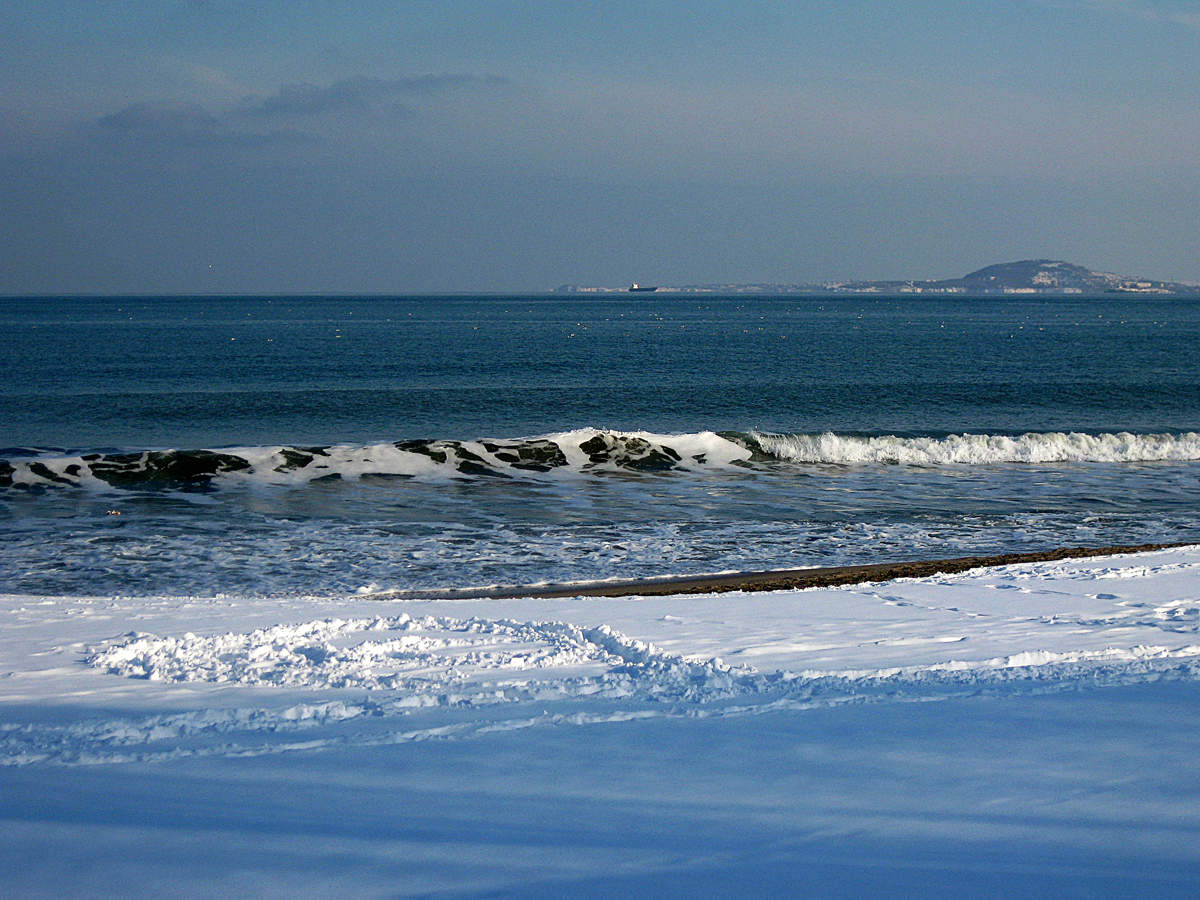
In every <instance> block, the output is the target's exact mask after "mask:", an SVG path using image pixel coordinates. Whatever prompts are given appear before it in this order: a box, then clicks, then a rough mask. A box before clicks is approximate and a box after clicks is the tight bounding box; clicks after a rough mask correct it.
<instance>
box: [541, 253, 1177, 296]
mask: <svg viewBox="0 0 1200 900" xmlns="http://www.w3.org/2000/svg"><path fill="white" fill-rule="evenodd" d="M630 290H631V288H630V287H629V286H627V285H622V286H620V287H602V286H591V285H579V284H563V285H559V286H558V287H557V288H555V289H554V293H556V294H627V293H629V291H630ZM654 291H655V293H659V294H672V293H674V294H884V295H889V296H891V295H896V294H934V295H939V294H944V295H962V296H979V295H993V294H1002V295H1006V294H1011V295H1022V294H1026V295H1028V294H1032V295H1051V296H1069V295H1079V296H1084V295H1096V294H1129V295H1131V296H1151V297H1153V296H1162V297H1200V284H1189V283H1186V282H1178V281H1162V280H1159V279H1153V278H1143V277H1135V276H1128V275H1116V274H1113V273H1110V272H1093V271H1092V270H1090V269H1087V268H1084V267H1083V266H1079V265H1075V264H1074V263H1069V262H1064V261H1062V260H1055V259H1025V260H1018V261H1016V262H1009V263H998V264H996V265H992V266H987V267H985V268H982V269H978V270H976V271H974V272H971V273H969V274H967V275H964V276H962V277H961V278H946V279H926V280H915V279H914V280H907V281H897V280H893V281H824V282H792V283H787V282H782V283H765V282H764V283H751V284H681V285H666V284H659V285H657V286H656V288H655V289H654Z"/></svg>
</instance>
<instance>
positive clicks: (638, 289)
mask: <svg viewBox="0 0 1200 900" xmlns="http://www.w3.org/2000/svg"><path fill="white" fill-rule="evenodd" d="M629 290H630V293H634V294H643V293H648V292H650V291H657V290H658V285H657V284H638V283H637V282H636V281H635V282H634V283H633V284H631V285H630V286H629Z"/></svg>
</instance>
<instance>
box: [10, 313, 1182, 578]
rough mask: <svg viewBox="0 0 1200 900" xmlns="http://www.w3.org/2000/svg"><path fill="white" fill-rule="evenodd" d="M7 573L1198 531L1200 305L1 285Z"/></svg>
mask: <svg viewBox="0 0 1200 900" xmlns="http://www.w3.org/2000/svg"><path fill="white" fill-rule="evenodd" d="M0 375H2V376H3V381H4V385H5V387H4V389H3V391H0V592H4V593H19V594H38V595H51V596H53V595H122V596H161V595H172V596H179V595H186V596H193V595H194V596H206V597H211V596H220V595H230V594H236V595H238V596H251V597H254V596H263V597H268V596H279V595H316V596H323V595H330V596H333V595H337V596H342V595H346V594H354V593H369V592H374V591H393V590H396V591H408V592H414V593H416V594H419V593H420V592H431V593H436V592H438V591H445V590H447V589H452V588H453V589H460V588H463V589H465V588H480V587H489V586H495V585H503V586H513V585H533V584H546V583H553V584H557V583H564V582H567V583H569V582H577V581H586V580H595V579H638V578H647V577H655V576H664V575H695V574H707V573H717V572H734V571H760V570H766V569H776V568H798V567H804V566H822V565H838V564H851V563H867V562H881V561H893V560H909V559H936V558H943V557H953V556H963V555H972V554H983V553H998V552H1007V551H1031V550H1044V549H1050V548H1055V547H1061V546H1103V545H1110V544H1137V543H1145V542H1173V541H1193V540H1195V541H1200V301H1197V300H1190V299H1179V298H1162V297H1153V296H1141V295H1105V296H1101V297H1044V296H1000V297H986V298H968V297H959V296H955V297H929V296H919V295H907V296H882V295H851V296H847V295H842V296H826V297H816V296H803V297H797V296H778V297H777V296H760V295H731V296H720V295H712V294H697V295H680V294H661V293H659V294H624V293H621V294H593V295H584V294H575V295H537V296H533V295H531V296H437V297H434V296H398V297H376V296H364V297H358V296H296V297H290V296H271V297H256V296H245V297H152V296H138V297H103V298H97V297H69V296H60V297H5V298H0Z"/></svg>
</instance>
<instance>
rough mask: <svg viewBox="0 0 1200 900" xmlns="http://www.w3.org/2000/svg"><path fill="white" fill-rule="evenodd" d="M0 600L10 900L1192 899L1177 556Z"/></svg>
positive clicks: (1186, 645)
mask: <svg viewBox="0 0 1200 900" xmlns="http://www.w3.org/2000/svg"><path fill="white" fill-rule="evenodd" d="M0 604H2V605H0V609H2V610H3V612H2V615H3V620H4V628H3V630H2V632H0V635H2V636H0V704H2V705H0V723H2V725H0V727H2V731H0V762H3V763H4V766H3V768H2V769H0V809H2V815H3V818H4V821H5V825H4V831H5V835H6V837H5V840H4V841H3V842H0V853H3V854H4V855H5V857H6V858H5V859H4V861H3V863H4V871H5V872H6V873H8V879H9V889H10V890H11V891H12V892H13V893H14V894H15V895H18V896H36V895H65V894H70V895H83V896H88V895H93V896H98V895H101V894H105V893H109V892H111V891H112V890H114V889H116V890H117V891H118V892H119V893H125V892H127V891H129V890H131V889H134V888H136V889H138V890H142V891H146V892H149V893H166V892H170V893H174V894H176V895H192V896H200V895H205V894H211V893H217V892H228V891H231V890H234V889H237V890H243V891H245V892H246V893H253V894H257V895H268V896H269V895H282V894H286V893H293V892H296V891H300V892H303V893H306V894H332V893H341V892H345V891H347V890H350V891H353V892H354V893H355V894H357V895H375V896H390V895H410V894H423V893H433V894H449V895H454V894H459V893H466V894H478V893H484V894H487V893H498V894H514V895H515V894H521V895H530V894H574V895H611V894H612V893H618V892H625V893H645V892H653V893H655V894H680V895H682V894H689V895H694V894H706V895H717V894H730V893H738V892H746V891H751V892H760V893H761V892H765V891H770V892H776V893H780V892H793V893H806V892H807V893H815V894H820V895H826V894H842V895H849V894H856V893H862V892H870V893H872V894H896V895H929V894H937V893H951V892H954V893H959V892H961V891H964V890H967V891H973V892H976V893H981V892H983V893H987V892H995V893H999V892H1001V891H1002V890H1006V891H1010V890H1012V889H1015V890H1017V891H1018V892H1019V893H1022V894H1045V895H1049V894H1054V895H1057V896H1063V895H1073V894H1075V895H1078V894H1097V893H1102V894H1105V895H1155V896H1164V895H1171V896H1194V895H1195V893H1196V891H1197V889H1198V888H1200V865H1198V863H1200V850H1197V849H1196V848H1197V847H1198V846H1200V843H1198V842H1197V841H1196V840H1195V837H1196V832H1197V830H1198V829H1200V798H1198V797H1197V795H1196V787H1195V785H1196V784H1198V783H1200V779H1198V778H1197V776H1198V775H1200V754H1198V753H1197V752H1196V751H1197V749H1200V744H1198V740H1200V739H1198V738H1197V734H1200V705H1197V703H1196V701H1197V700H1198V699H1200V684H1198V683H1197V682H1198V676H1200V636H1198V634H1197V632H1198V630H1200V547H1194V546H1193V547H1185V548H1179V549H1171V550H1163V551H1157V552H1152V553H1143V554H1135V555H1121V556H1106V557H1098V558H1093V559H1078V560H1059V561H1054V562H1044V563H1033V564H1025V565H1017V566H1007V567H998V568H991V569H979V570H973V571H971V572H967V573H962V574H957V575H939V576H934V577H930V578H925V579H908V580H899V581H892V582H884V583H870V584H863V585H854V586H846V587H839V588H826V589H815V590H807V591H779V592H771V593H757V594H756V593H733V594H729V593H726V594H720V595H716V594H714V595H689V596H664V597H643V598H578V597H576V598H565V599H532V598H524V599H520V598H518V599H510V600H497V599H460V600H441V601H417V600H407V601H389V602H381V601H379V600H373V599H370V598H367V597H361V596H352V595H351V596H346V597H344V598H340V599H339V598H330V597H312V598H305V597H277V598H262V597H256V598H252V599H250V598H243V597H239V596H234V595H225V596H213V597H170V596H162V597H149V598H147V597H136V598H135V597H128V598H125V597H114V596H96V597H48V596H34V595H8V596H4V597H3V598H2V599H0Z"/></svg>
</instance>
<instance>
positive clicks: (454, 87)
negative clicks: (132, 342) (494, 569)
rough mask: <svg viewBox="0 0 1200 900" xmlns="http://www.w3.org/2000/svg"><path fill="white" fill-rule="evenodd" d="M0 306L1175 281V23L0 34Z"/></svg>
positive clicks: (910, 5)
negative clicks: (862, 283)
mask: <svg viewBox="0 0 1200 900" xmlns="http://www.w3.org/2000/svg"><path fill="white" fill-rule="evenodd" d="M0 85H2V86H3V90H0V293H9V294H11V293H62V292H80V293H241V292H253V293H291V292H303V293H309V292H339V293H341V292H367V293H414V292H443V291H445V292H459V291H465V292H485V291H495V292H525V291H545V290H550V289H552V288H554V287H555V286H557V285H559V284H563V283H578V284H592V285H622V284H626V283H628V282H630V281H635V280H636V281H641V282H644V283H660V284H697V283H744V282H776V283H778V282H806V281H822V280H829V279H846V278H868V279H871V278H939V277H955V276H959V275H962V274H965V273H966V272H969V271H972V270H974V269H977V268H980V267H982V266H985V265H989V264H992V263H996V262H1004V261H1009V260H1016V259H1026V258H1041V257H1046V258H1053V259H1065V260H1067V261H1070V262H1075V263H1079V264H1082V265H1085V266H1088V267H1089V268H1093V269H1096V270H1100V271H1113V272H1119V273H1122V274H1128V275H1141V276H1146V277H1154V278H1164V279H1171V280H1182V281H1200V252H1198V251H1200V227H1198V226H1200V3H1198V2H1195V0H1189V2H1184V0H1161V2H1159V0H1006V2H982V0H907V2H887V0H877V2H864V0H829V2H819V0H808V2H803V0H793V2H786V3H785V2H759V3H753V4H747V3H743V2H653V0H640V2H626V0H605V2H590V0H579V2H570V3H568V2H536V0H529V2H491V0H479V2H405V0H391V2H383V0H362V2H357V3H354V4H347V3H342V2H298V0H293V2H269V3H267V2H264V3H255V2H239V0H144V2H143V0H102V2H97V0H77V2H67V0H41V2H37V0H31V2H28V3H16V2H13V0H9V2H0Z"/></svg>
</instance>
